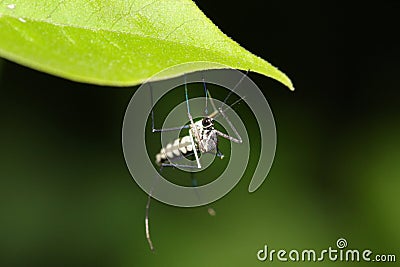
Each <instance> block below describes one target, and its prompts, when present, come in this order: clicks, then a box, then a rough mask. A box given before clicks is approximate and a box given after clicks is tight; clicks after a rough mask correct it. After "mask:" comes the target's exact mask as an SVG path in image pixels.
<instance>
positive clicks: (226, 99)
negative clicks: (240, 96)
mask: <svg viewBox="0 0 400 267" xmlns="http://www.w3.org/2000/svg"><path fill="white" fill-rule="evenodd" d="M249 71H250V70H247V72H246V73H245V74H243V76H242V77H241V78H240V80H239V81H238V82H237V84H236V85H235V87H233V89H232V90H231V91H230V92H229V94H228V95H227V96H226V97H225V99H224V103H223V104H221V106H220V107H219V108H222V106H223V105H224V104H226V101H228V98H229V97H230V96H231V95H232V94H233V92H234V91H235V90H236V88H237V87H238V86H239V84H240V83H241V82H242V81H243V79H244V77H246V76H247V75H248V74H249Z"/></svg>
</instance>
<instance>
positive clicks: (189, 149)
mask: <svg viewBox="0 0 400 267" xmlns="http://www.w3.org/2000/svg"><path fill="white" fill-rule="evenodd" d="M247 73H248V71H247V72H246V73H245V74H244V75H243V76H242V77H241V79H240V80H239V82H238V83H237V84H236V85H235V87H234V88H233V89H232V90H231V91H230V92H229V94H228V95H227V96H226V97H225V99H224V102H223V103H222V104H221V106H220V107H218V108H217V107H216V105H215V103H214V100H213V98H212V97H211V94H210V92H209V91H208V89H207V86H206V82H205V80H204V78H203V79H202V83H203V88H204V93H205V100H206V102H205V109H204V116H203V117H202V118H200V119H198V120H196V121H194V119H193V117H192V114H191V112H190V105H189V96H188V88H187V82H186V75H185V76H184V77H185V101H186V110H187V116H188V119H189V124H187V125H183V126H179V127H172V128H163V129H156V128H155V127H154V103H153V91H152V90H153V89H152V87H151V85H150V84H149V87H150V97H151V106H152V110H151V127H152V132H153V133H157V132H166V131H181V130H183V129H188V134H187V135H185V136H183V137H179V138H177V139H175V140H174V141H173V142H171V143H168V144H167V145H166V146H165V147H163V148H161V150H160V152H159V153H158V154H156V156H155V163H156V164H157V165H158V166H159V167H160V172H161V170H162V168H164V167H179V168H189V169H193V168H197V169H201V168H202V166H201V162H200V156H201V155H202V154H206V153H212V154H215V155H216V156H217V157H219V158H221V159H223V158H224V154H223V153H222V152H221V151H220V150H219V148H218V138H220V137H221V138H225V139H227V140H229V141H231V142H234V143H238V144H241V143H242V142H243V141H242V138H241V136H240V135H239V133H238V131H237V130H236V128H235V127H234V125H233V124H232V122H231V121H230V120H229V118H228V116H227V115H226V113H225V111H226V109H225V110H224V109H223V107H224V105H226V102H227V100H228V98H229V97H230V96H231V95H232V93H233V92H234V90H235V89H236V88H237V86H238V85H239V84H240V83H241V82H242V80H243V79H244V77H246V76H247ZM241 100H242V99H238V100H237V101H235V102H234V103H233V104H232V105H230V107H232V106H233V105H235V104H237V103H238V102H240V101H241ZM208 102H210V104H211V106H212V108H213V112H212V113H211V114H209V113H208ZM217 116H222V117H223V118H224V119H225V120H226V122H227V123H228V125H229V127H230V128H231V129H232V131H233V133H234V135H235V136H234V137H233V136H230V135H228V134H225V133H223V132H221V131H219V130H218V129H216V128H215V125H214V119H215V118H216V117H217ZM193 155H194V158H195V161H196V166H194V165H183V164H178V163H175V162H176V160H179V159H182V158H183V157H189V156H193ZM194 181H195V180H194V179H192V184H193V186H197V184H196V183H193V182H194ZM150 201H151V191H150V194H149V195H148V200H147V204H146V215H145V231H146V239H147V242H148V243H149V246H150V249H151V250H152V251H154V246H153V242H152V240H151V237H150V228H149V210H150ZM208 212H209V214H210V215H215V211H214V210H213V209H212V208H209V209H208Z"/></svg>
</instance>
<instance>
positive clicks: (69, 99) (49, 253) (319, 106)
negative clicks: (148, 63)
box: [0, 0, 400, 266]
mask: <svg viewBox="0 0 400 267" xmlns="http://www.w3.org/2000/svg"><path fill="white" fill-rule="evenodd" d="M196 3H197V4H198V5H199V7H200V8H201V9H202V10H203V11H204V12H205V14H206V15H207V16H209V17H210V18H211V19H212V20H213V22H214V23H215V24H216V25H218V26H219V27H220V28H221V30H222V31H223V32H225V33H226V34H227V35H229V36H230V37H232V38H233V39H234V40H236V41H238V42H239V43H240V44H242V45H243V46H244V47H245V48H247V49H249V50H250V51H252V52H254V53H255V54H257V55H259V56H261V57H263V58H266V59H267V60H269V61H270V62H272V63H273V64H275V65H277V66H279V67H280V68H281V69H282V70H284V71H285V72H286V73H287V74H288V75H289V76H290V77H291V78H292V80H293V81H294V83H295V87H296V91H295V92H294V93H293V92H289V90H287V89H286V88H284V86H282V85H280V84H278V83H277V82H275V81H273V80H271V79H268V78H266V77H263V76H260V75H257V74H254V73H251V74H250V78H251V79H253V80H254V81H255V82H256V83H257V84H258V86H259V87H260V88H261V89H262V90H263V92H264V94H265V96H266V98H267V100H268V101H269V103H270V106H271V108H272V111H273V113H274V116H275V120H276V125H277V134H278V145H277V152H276V157H275V161H274V164H273V167H272V169H271V171H270V173H269V175H268V178H267V180H266V181H265V182H264V184H263V185H262V187H261V188H260V189H259V190H257V191H256V192H255V193H252V194H249V193H248V192H247V187H248V183H249V181H250V177H245V178H244V179H242V180H241V182H240V183H239V185H238V186H236V187H235V188H234V189H233V190H232V191H231V192H230V193H229V194H228V195H227V196H225V197H224V198H222V199H221V200H219V201H217V202H216V203H213V204H212V206H213V208H214V209H215V210H216V211H217V216H215V217H210V216H208V214H207V212H206V208H204V207H200V208H191V209H184V208H176V207H172V206H168V205H165V204H162V203H159V202H156V201H153V203H152V207H151V220H152V225H151V227H152V229H151V230H152V235H153V239H154V240H153V241H154V243H155V246H156V249H157V251H156V253H151V252H150V250H149V248H148V244H147V242H146V240H145V235H144V212H145V209H144V207H145V203H146V200H147V196H146V194H145V193H144V192H143V191H142V190H141V189H140V188H139V187H138V186H137V185H136V183H135V182H134V181H133V179H132V178H131V176H130V174H129V172H128V170H127V168H126V165H125V161H124V158H123V154H122V147H121V126H122V120H123V116H124V112H125V108H126V106H127V104H128V102H129V100H130V98H131V96H132V95H133V93H134V92H135V89H136V88H137V87H135V88H109V87H99V86H93V85H87V84H79V83H74V82H71V81H67V80H63V79H60V78H57V77H53V76H49V75H46V74H44V73H40V72H36V71H34V70H31V69H27V68H25V67H22V66H19V65H16V64H14V63H11V62H8V61H2V62H1V64H0V66H1V67H0V70H1V72H0V93H1V97H0V125H1V128H0V148H1V150H0V151H1V152H0V162H1V164H0V166H1V168H0V214H1V215H0V240H1V241H0V266H267V265H268V266H309V265H310V264H311V265H315V264H316V263H308V262H305V263H304V262H299V263H293V262H291V263H290V262H288V263H284V262H277V261H274V262H268V261H267V262H259V261H258V260H257V258H256V253H257V251H258V250H259V249H261V248H262V247H263V246H264V245H265V244H267V245H268V246H269V247H270V248H273V249H286V250H291V249H299V250H301V249H315V250H320V249H326V248H328V247H329V246H332V247H335V246H336V245H335V243H336V240H337V239H338V238H340V237H343V238H346V239H347V241H348V248H354V249H360V250H363V249H367V248H368V249H370V250H372V251H373V252H374V253H382V254H385V253H386V254H396V256H397V262H398V261H399V260H400V259H399V257H400V253H399V245H400V231H399V225H400V209H399V204H400V194H399V192H400V190H399V189H400V179H399V178H400V177H399V176H400V164H399V163H400V142H399V136H400V125H399V119H400V106H399V96H400V91H399V90H398V89H399V86H398V81H397V78H398V77H397V75H398V73H399V70H400V68H399V59H400V56H399V53H398V49H399V42H398V40H397V36H396V35H397V32H398V19H397V15H398V13H399V11H400V3H399V2H398V1H381V2H379V3H378V2H377V3H374V5H372V4H366V3H364V4H363V5H355V4H349V3H348V2H347V3H346V4H344V3H340V2H336V3H334V4H332V3H328V2H326V1H307V2H303V1H301V2H293V1H276V2H275V3H274V2H272V1H266V2H265V3H264V2H262V1H247V2H241V3H239V4H237V5H234V4H233V3H232V2H231V1H226V0H224V1H222V0H220V1H218V2H210V1H196ZM349 264H351V266H384V265H388V266H397V265H396V264H398V263H386V264H383V263H380V264H379V263H375V264H374V263H346V262H329V261H327V260H326V261H324V262H323V263H320V265H323V266H349Z"/></svg>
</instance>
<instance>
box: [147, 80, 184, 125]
mask: <svg viewBox="0 0 400 267" xmlns="http://www.w3.org/2000/svg"><path fill="white" fill-rule="evenodd" d="M149 88H150V105H151V131H152V132H153V133H155V132H169V131H180V130H182V129H188V128H189V125H184V126H179V127H171V128H163V129H156V128H155V127H154V98H153V87H152V86H151V84H150V83H149Z"/></svg>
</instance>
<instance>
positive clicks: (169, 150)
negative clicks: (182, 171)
mask: <svg viewBox="0 0 400 267" xmlns="http://www.w3.org/2000/svg"><path fill="white" fill-rule="evenodd" d="M192 151H193V145H192V142H191V139H190V136H184V137H182V138H178V139H176V140H175V141H174V142H173V143H169V144H168V145H167V146H166V147H164V148H162V149H161V151H160V153H158V154H157V155H156V163H157V164H158V165H161V164H162V163H164V162H167V161H169V160H173V159H175V158H180V157H182V156H185V155H187V154H189V153H191V152H192Z"/></svg>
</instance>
